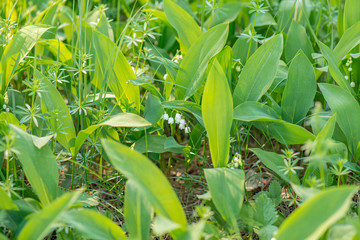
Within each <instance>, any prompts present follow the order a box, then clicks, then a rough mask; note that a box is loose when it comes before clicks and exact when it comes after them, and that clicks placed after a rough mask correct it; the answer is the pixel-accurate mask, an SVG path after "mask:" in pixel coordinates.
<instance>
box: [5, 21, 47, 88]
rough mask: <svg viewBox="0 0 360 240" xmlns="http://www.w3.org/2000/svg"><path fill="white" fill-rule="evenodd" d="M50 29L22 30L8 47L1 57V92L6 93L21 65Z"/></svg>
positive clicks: (36, 27)
mask: <svg viewBox="0 0 360 240" xmlns="http://www.w3.org/2000/svg"><path fill="white" fill-rule="evenodd" d="M49 29H50V28H49V27H44V26H38V25H29V26H26V27H23V28H21V29H20V31H19V32H17V33H16V34H15V36H14V37H13V39H12V40H11V42H10V43H9V44H8V45H7V46H6V48H5V50H4V53H3V55H2V57H1V65H0V66H1V67H0V73H1V72H2V78H1V79H0V80H1V84H0V91H1V92H5V90H6V88H7V86H8V85H9V82H10V80H11V78H12V76H13V75H14V72H15V70H16V68H17V66H18V65H19V63H20V62H21V61H22V60H23V59H24V58H25V57H26V55H27V54H28V53H29V52H30V50H31V49H32V48H33V47H34V46H35V44H36V42H37V41H38V40H39V39H40V38H41V36H42V35H43V34H44V33H45V32H46V31H47V30H49Z"/></svg>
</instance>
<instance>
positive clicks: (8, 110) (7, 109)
mask: <svg viewBox="0 0 360 240" xmlns="http://www.w3.org/2000/svg"><path fill="white" fill-rule="evenodd" d="M3 109H4V110H5V111H6V112H10V109H9V108H8V107H7V106H6V104H4V105H3Z"/></svg>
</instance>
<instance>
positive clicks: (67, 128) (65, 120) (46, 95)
mask: <svg viewBox="0 0 360 240" xmlns="http://www.w3.org/2000/svg"><path fill="white" fill-rule="evenodd" d="M35 77H36V78H37V79H38V80H40V88H41V89H42V90H43V91H42V92H41V108H42V111H43V113H49V114H57V115H56V117H57V118H58V119H59V120H58V121H56V120H55V119H51V120H50V123H51V124H52V125H53V126H55V124H59V123H58V122H61V123H62V124H63V125H62V128H64V129H63V130H62V131H63V132H65V133H61V132H59V133H58V134H57V136H56V140H58V141H59V142H60V143H61V144H62V145H63V146H64V147H65V148H66V149H68V150H69V151H70V152H71V154H72V155H74V154H75V152H74V150H75V149H74V140H75V137H76V133H75V127H74V123H73V121H72V118H71V115H70V111H69V109H68V108H67V106H66V104H65V102H64V99H63V97H62V96H61V95H60V93H59V91H58V90H57V89H56V88H55V86H54V85H53V84H52V83H51V82H50V80H49V79H47V78H46V77H45V76H44V75H43V74H42V73H41V72H39V71H37V70H36V71H35Z"/></svg>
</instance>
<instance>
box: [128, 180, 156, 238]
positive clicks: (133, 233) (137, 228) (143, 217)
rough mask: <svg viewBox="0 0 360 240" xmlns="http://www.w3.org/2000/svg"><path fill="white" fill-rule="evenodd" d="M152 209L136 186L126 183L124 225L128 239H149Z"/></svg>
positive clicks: (129, 182)
mask: <svg viewBox="0 0 360 240" xmlns="http://www.w3.org/2000/svg"><path fill="white" fill-rule="evenodd" d="M152 211H153V210H152V207H151V205H150V204H149V202H148V201H147V199H146V198H144V197H143V195H142V194H141V192H140V191H138V189H137V188H136V185H135V184H134V183H132V182H131V180H130V181H128V182H127V183H126V192H125V207H124V214H125V223H126V228H127V231H128V232H129V235H130V239H144V240H146V239H150V223H151V217H152Z"/></svg>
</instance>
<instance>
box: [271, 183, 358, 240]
mask: <svg viewBox="0 0 360 240" xmlns="http://www.w3.org/2000/svg"><path fill="white" fill-rule="evenodd" d="M357 190H358V187H354V186H342V187H332V188H328V189H326V190H324V191H321V192H320V193H318V194H316V195H315V196H314V197H312V198H310V199H309V200H307V201H306V202H305V203H304V204H303V205H302V206H300V207H299V208H297V209H295V211H294V212H293V213H292V214H291V215H290V216H289V217H288V218H287V219H286V220H285V221H284V222H283V224H282V225H281V226H280V228H279V231H278V232H277V234H276V236H275V238H276V239H278V240H283V239H284V240H288V239H292V240H297V239H299V240H303V239H319V238H320V237H321V235H322V234H323V233H324V232H325V231H326V230H327V229H328V228H329V227H330V226H331V225H332V224H334V223H335V222H337V221H338V220H339V219H341V218H342V217H343V216H345V215H346V213H347V211H348V209H349V207H350V204H351V200H352V197H353V195H354V194H355V192H356V191H357ZM305 222H306V224H304V223H305Z"/></svg>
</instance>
